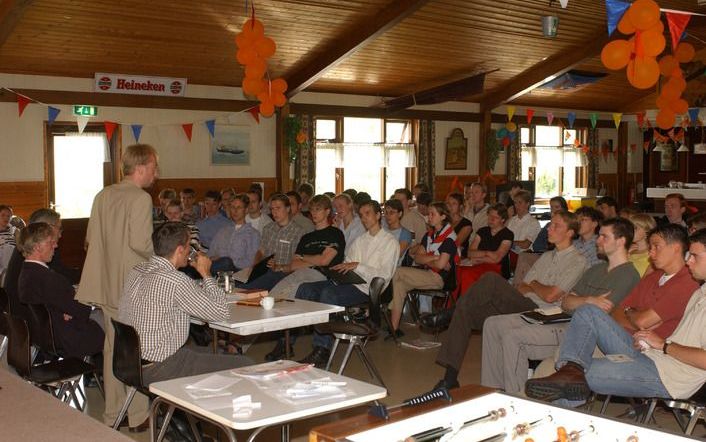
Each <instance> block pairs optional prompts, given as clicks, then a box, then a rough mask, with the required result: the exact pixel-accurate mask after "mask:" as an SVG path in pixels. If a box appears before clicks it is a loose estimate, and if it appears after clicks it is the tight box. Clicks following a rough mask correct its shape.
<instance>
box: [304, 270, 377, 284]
mask: <svg viewBox="0 0 706 442" xmlns="http://www.w3.org/2000/svg"><path fill="white" fill-rule="evenodd" d="M315 268H316V270H318V271H319V272H321V273H322V274H323V275H324V276H326V277H327V278H328V279H330V280H331V281H333V283H334V284H336V285H340V284H365V280H364V279H363V278H361V277H360V275H359V274H357V273H356V272H354V271H353V270H351V271H349V272H348V273H343V272H339V271H336V270H332V269H330V268H329V267H315Z"/></svg>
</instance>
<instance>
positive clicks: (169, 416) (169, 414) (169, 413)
mask: <svg viewBox="0 0 706 442" xmlns="http://www.w3.org/2000/svg"><path fill="white" fill-rule="evenodd" d="M175 409H176V407H174V405H169V408H168V409H167V414H166V415H165V416H164V424H163V425H162V428H160V429H159V434H158V435H157V442H160V441H161V440H162V439H164V436H165V435H166V434H167V429H168V428H169V422H170V421H171V420H172V416H173V415H174V410H175Z"/></svg>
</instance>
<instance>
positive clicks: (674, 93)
mask: <svg viewBox="0 0 706 442" xmlns="http://www.w3.org/2000/svg"><path fill="white" fill-rule="evenodd" d="M659 95H660V96H661V97H664V99H665V100H667V101H674V100H677V99H678V98H679V96H680V95H681V91H680V90H679V88H678V87H677V85H676V84H674V83H671V84H670V83H669V82H667V84H665V85H664V86H662V92H660V94H659Z"/></svg>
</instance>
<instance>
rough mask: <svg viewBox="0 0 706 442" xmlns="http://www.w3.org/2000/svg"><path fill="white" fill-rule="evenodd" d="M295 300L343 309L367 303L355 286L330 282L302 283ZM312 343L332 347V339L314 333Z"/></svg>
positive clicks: (366, 299)
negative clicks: (341, 307)
mask: <svg viewBox="0 0 706 442" xmlns="http://www.w3.org/2000/svg"><path fill="white" fill-rule="evenodd" d="M296 298H298V299H306V300H308V301H316V302H322V303H324V304H332V305H340V306H343V307H348V306H351V305H356V304H362V303H364V302H368V295H366V294H365V293H363V292H361V291H360V290H358V288H357V287H356V286H354V285H352V284H342V285H334V284H333V283H332V282H331V281H319V282H307V283H304V284H302V285H300V286H299V289H298V290H297V294H296ZM312 343H313V345H314V347H324V348H328V349H330V348H331V347H332V346H333V337H332V336H329V335H322V334H319V333H314V339H313V341H312Z"/></svg>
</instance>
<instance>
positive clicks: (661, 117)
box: [656, 109, 676, 129]
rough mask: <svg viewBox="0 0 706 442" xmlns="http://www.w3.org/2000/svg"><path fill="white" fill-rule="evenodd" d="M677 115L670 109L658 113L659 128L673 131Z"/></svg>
mask: <svg viewBox="0 0 706 442" xmlns="http://www.w3.org/2000/svg"><path fill="white" fill-rule="evenodd" d="M675 120H676V115H675V114H674V112H672V110H670V109H662V110H660V111H659V112H658V113H657V118H656V121H657V126H658V127H659V128H660V129H671V128H672V127H674V121H675Z"/></svg>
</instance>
